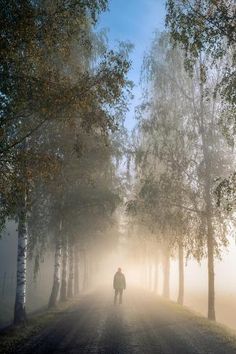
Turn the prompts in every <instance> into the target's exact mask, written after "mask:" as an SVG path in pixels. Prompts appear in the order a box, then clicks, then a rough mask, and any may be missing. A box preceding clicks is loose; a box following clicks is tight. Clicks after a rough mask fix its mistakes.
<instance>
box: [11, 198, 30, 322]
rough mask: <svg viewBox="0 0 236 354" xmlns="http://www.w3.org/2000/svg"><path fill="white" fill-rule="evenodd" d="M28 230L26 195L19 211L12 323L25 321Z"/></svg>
mask: <svg viewBox="0 0 236 354" xmlns="http://www.w3.org/2000/svg"><path fill="white" fill-rule="evenodd" d="M27 244H28V232H27V221H26V197H24V198H23V201H22V206H21V209H20V212H19V224H18V249H17V275H16V276H17V282H16V299H15V313H14V323H15V324H18V323H21V322H25V321H26V311H25V303H26V262H27Z"/></svg>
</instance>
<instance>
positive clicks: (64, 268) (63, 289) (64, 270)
mask: <svg viewBox="0 0 236 354" xmlns="http://www.w3.org/2000/svg"><path fill="white" fill-rule="evenodd" d="M67 260H68V246H67V243H65V245H64V247H63V251H62V276H61V291H60V300H61V301H65V300H66V298H67V292H66V290H67Z"/></svg>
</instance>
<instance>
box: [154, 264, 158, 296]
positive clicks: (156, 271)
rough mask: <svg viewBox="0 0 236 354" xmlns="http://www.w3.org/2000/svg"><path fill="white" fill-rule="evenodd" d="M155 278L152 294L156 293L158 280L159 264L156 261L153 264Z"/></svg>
mask: <svg viewBox="0 0 236 354" xmlns="http://www.w3.org/2000/svg"><path fill="white" fill-rule="evenodd" d="M154 276H155V278H154V292H155V293H158V278H159V262H158V259H156V263H155V275H154Z"/></svg>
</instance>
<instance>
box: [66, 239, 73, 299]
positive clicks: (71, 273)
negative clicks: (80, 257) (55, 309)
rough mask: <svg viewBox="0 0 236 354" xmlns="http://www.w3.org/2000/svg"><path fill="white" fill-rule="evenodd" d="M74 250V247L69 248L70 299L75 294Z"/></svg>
mask: <svg viewBox="0 0 236 354" xmlns="http://www.w3.org/2000/svg"><path fill="white" fill-rule="evenodd" d="M73 282H74V248H73V245H70V246H69V277H68V292H67V294H68V297H69V298H72V297H73V294H74V291H73V290H74V289H73Z"/></svg>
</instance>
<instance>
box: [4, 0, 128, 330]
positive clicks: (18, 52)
mask: <svg viewBox="0 0 236 354" xmlns="http://www.w3.org/2000/svg"><path fill="white" fill-rule="evenodd" d="M106 8H107V1H106V0H96V1H89V0H79V1H64V0H57V1H53V2H52V1H44V0H43V1H42V0H38V1H33V2H32V1H28V0H25V1H3V3H2V4H1V15H0V16H1V18H0V22H1V47H2V48H3V50H2V51H1V65H0V72H1V80H0V104H1V108H0V112H1V113H0V124H1V126H0V225H1V229H3V228H4V227H5V225H6V222H7V220H8V219H12V218H14V219H15V220H16V222H17V224H18V256H17V257H18V258H17V286H16V300H15V312H14V322H15V323H16V324H17V323H21V322H24V321H25V320H26V310H25V304H26V285H27V284H26V283H27V258H28V257H34V258H35V271H36V272H37V270H38V268H39V264H40V257H41V256H42V255H43V254H44V253H45V252H46V251H47V249H48V247H49V245H51V246H53V247H55V264H54V280H53V286H52V293H51V296H50V300H49V306H55V304H56V302H57V299H58V295H59V291H60V298H61V299H62V300H65V299H66V297H67V296H72V294H73V288H74V291H75V293H78V279H79V277H78V255H81V254H83V258H84V260H85V266H84V268H85V269H86V274H87V275H86V277H85V282H88V274H89V270H88V268H89V261H88V260H89V259H93V261H94V262H95V261H96V257H91V254H92V252H93V249H94V248H95V247H101V245H102V244H103V238H104V236H103V231H104V230H105V229H106V228H107V227H108V226H109V225H111V224H112V222H114V217H113V212H114V210H115V209H116V207H117V205H118V204H119V203H120V200H121V189H120V181H119V179H118V177H117V174H116V170H115V160H117V161H118V160H119V156H120V154H121V143H120V141H121V137H122V134H123V133H122V120H123V114H124V112H125V109H126V104H125V97H126V95H127V94H128V92H129V87H130V83H129V82H128V81H127V76H126V75H127V72H128V69H129V65H130V64H129V61H128V52H129V46H127V45H125V44H121V45H120V46H119V48H117V49H116V50H110V49H109V48H108V44H107V41H106V38H105V36H104V34H101V33H98V32H96V28H95V25H96V22H97V19H98V16H99V14H100V13H101V12H102V11H104V10H106ZM117 128H119V132H117ZM112 242H114V240H110V244H112ZM74 272H75V274H76V275H75V276H74ZM73 279H74V281H73ZM73 284H74V285H73Z"/></svg>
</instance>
